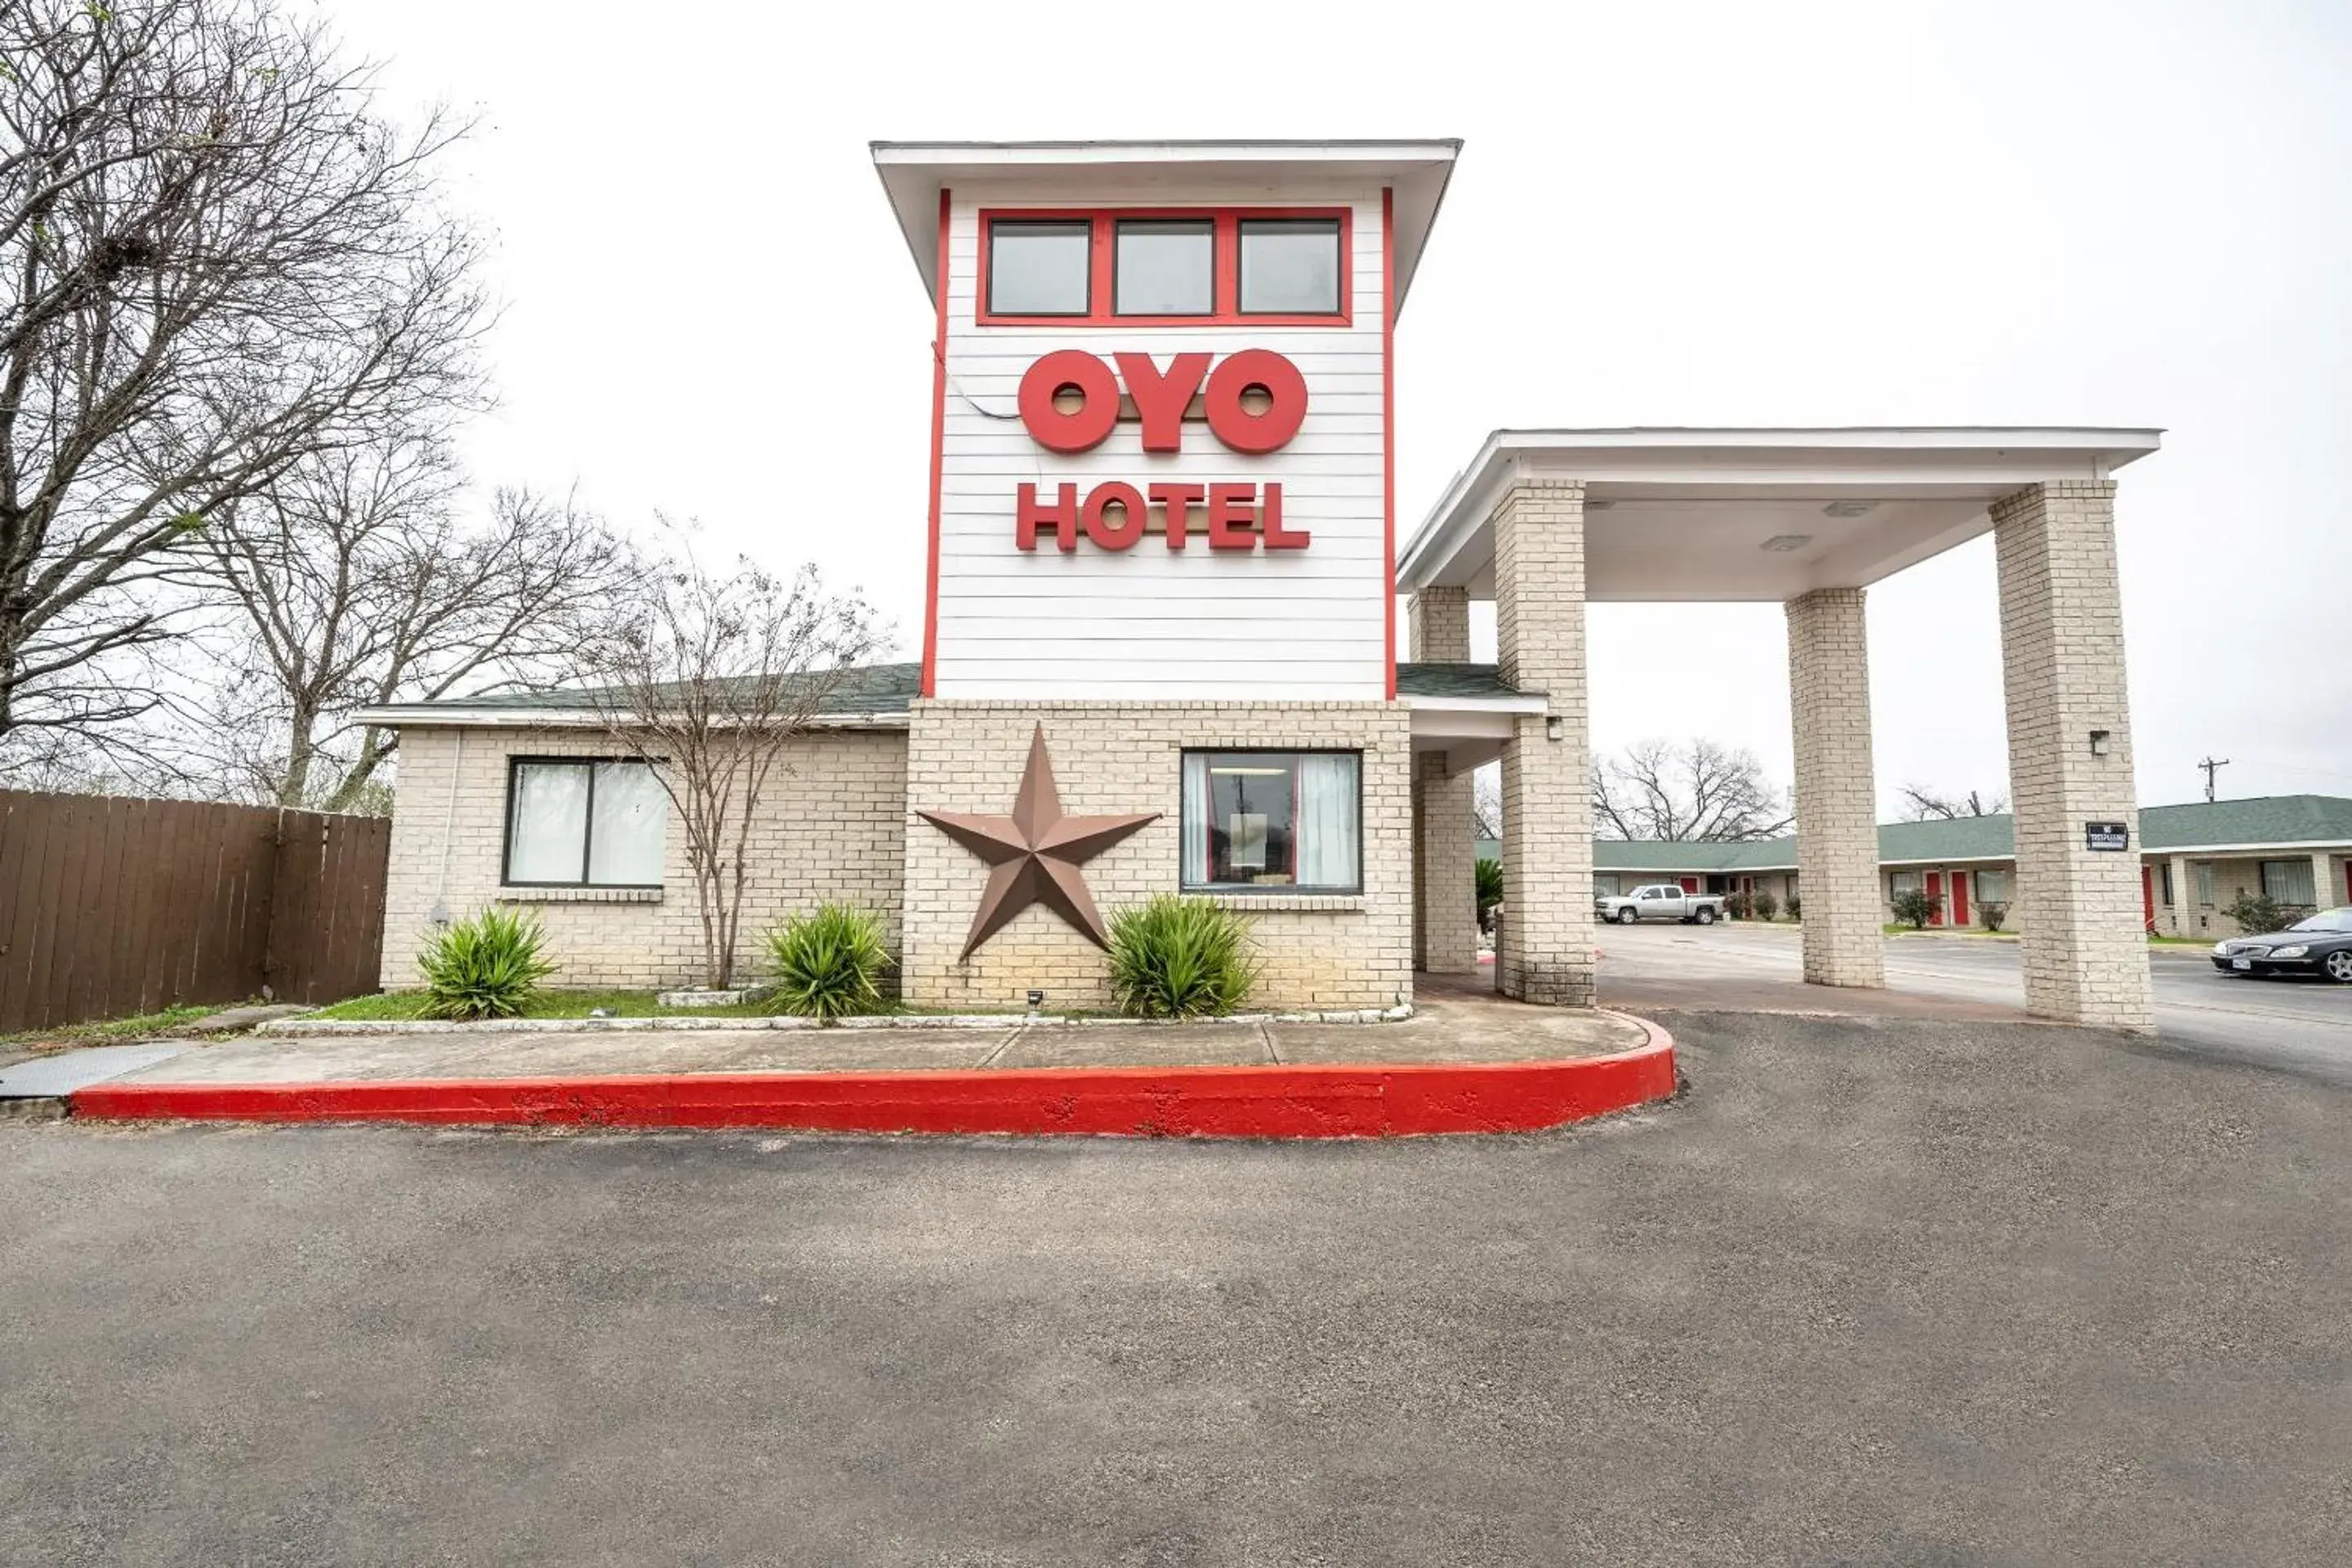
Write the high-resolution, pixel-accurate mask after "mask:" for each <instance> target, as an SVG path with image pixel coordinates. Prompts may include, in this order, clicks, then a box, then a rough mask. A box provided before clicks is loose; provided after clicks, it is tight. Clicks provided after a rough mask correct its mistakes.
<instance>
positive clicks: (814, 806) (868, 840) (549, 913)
mask: <svg viewBox="0 0 2352 1568" xmlns="http://www.w3.org/2000/svg"><path fill="white" fill-rule="evenodd" d="M612 755H614V748H613V745H612V742H609V741H604V740H600V739H599V738H597V737H595V736H593V735H584V734H581V733H578V732H575V731H562V730H483V729H423V730H419V729H408V730H403V731H401V733H400V787H399V794H398V799H397V801H396V802H395V804H394V810H393V820H392V859H391V866H390V869H389V872H388V875H387V877H386V879H385V887H384V927H383V933H384V934H383V984H385V986H386V987H387V988H397V987H401V986H406V985H414V984H417V974H416V967H415V954H416V949H417V946H418V944H419V943H420V942H422V941H423V940H424V937H425V933H426V932H427V931H428V930H429V929H430V922H431V918H432V913H433V910H434V909H435V908H436V906H440V907H443V908H446V910H448V912H449V913H450V915H451V916H452V917H457V918H462V917H463V916H465V915H467V914H468V913H471V912H472V911H474V910H478V909H480V908H482V907H484V906H485V905H488V904H490V903H493V902H512V903H513V904H514V905H515V906H516V907H518V908H528V909H530V910H536V911H537V912H538V913H539V915H540V918H541V922H542V924H543V925H544V927H545V929H546V931H547V938H548V951H549V952H550V953H551V956H553V958H554V959H555V960H556V962H557V963H561V964H562V971H561V972H560V973H557V974H556V976H555V977H554V978H553V980H552V981H551V982H550V984H555V985H562V986H673V985H687V984H700V983H701V977H702V928H701V921H700V919H699V916H698V909H697V904H696V900H695V894H694V881H693V878H692V875H691V874H690V873H689V872H688V869H687V864H686V840H685V835H684V834H683V833H682V832H681V831H680V830H679V828H678V826H677V821H676V820H675V814H673V819H672V821H671V822H670V825H669V829H668V832H667V835H666V836H665V838H664V854H663V868H662V881H663V884H664V885H663V887H662V889H661V890H660V892H659V893H658V894H656V895H651V896H650V900H651V901H647V900H648V898H649V896H648V895H646V894H643V893H636V892H625V891H607V892H597V891H593V890H585V889H509V890H508V891H507V892H506V893H505V894H503V895H502V894H501V891H500V888H499V867H500V863H501V858H502V855H503V851H504V847H505V834H506V811H507V763H508V759H509V757H513V756H600V757H601V756H612ZM786 765H787V766H788V768H789V770H790V771H789V772H785V773H778V774H777V775H776V776H775V777H774V778H772V780H771V782H770V784H769V786H768V789H767V792H766V795H765V797H764V798H763V799H762V800H761V805H760V810H759V815H758V816H757V818H756V819H755V821H754V822H753V824H752V827H751V851H750V859H751V871H750V875H749V880H748V884H747V887H746V889H745V897H744V905H743V909H744V916H743V921H742V933H743V934H742V940H741V942H740V943H739V944H738V950H737V959H738V973H739V975H740V974H741V973H744V972H745V971H746V969H747V968H748V969H751V970H754V971H755V970H756V967H757V962H758V953H759V939H760V936H761V933H762V932H763V931H766V930H767V929H768V927H770V926H771V925H772V924H774V923H776V922H777V921H781V920H782V919H783V918H784V917H785V916H787V915H791V914H793V913H796V912H799V911H801V910H807V909H810V908H813V907H814V906H815V905H816V904H818V903H821V902H824V901H825V900H835V899H838V900H848V901H851V902H854V903H857V904H861V905H863V906H865V907H866V908H867V909H870V910H874V911H875V912H877V914H879V915H880V916H881V917H882V921H883V924H884V927H885V929H886V932H887V937H888V940H889V941H890V942H891V944H892V946H893V948H894V949H895V948H896V946H897V943H898V909H899V899H898V889H899V884H900V879H901V868H902V867H903V865H904V861H905V856H906V821H907V737H906V735H905V733H904V732H903V731H833V732H828V733H825V734H821V735H814V736H810V737H808V738H807V739H805V740H803V741H800V742H794V744H793V747H792V749H791V751H790V752H789V753H788V755H787V761H786Z"/></svg>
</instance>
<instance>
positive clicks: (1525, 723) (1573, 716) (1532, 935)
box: [1494, 479, 1593, 1007]
mask: <svg viewBox="0 0 2352 1568" xmlns="http://www.w3.org/2000/svg"><path fill="white" fill-rule="evenodd" d="M1494 529H1495V624H1496V641H1497V643H1498V645H1499V651H1500V653H1501V656H1502V667H1503V679H1504V680H1505V681H1506V682H1507V684H1509V685H1511V686H1514V687H1517V689H1520V690H1522V691H1540V692H1543V693H1544V694H1545V695H1546V696H1547V697H1548V698H1549V700H1550V711H1549V715H1547V714H1541V713H1523V714H1520V715H1518V716H1517V718H1516V719H1515V720H1514V721H1513V724H1512V738H1511V739H1510V740H1509V741H1508V742H1505V744H1504V747H1503V907H1504V910H1505V921H1504V927H1503V942H1502V949H1501V951H1500V952H1497V953H1496V955H1495V984H1496V989H1498V990H1500V991H1501V992H1502V993H1503V994H1506V995H1508V996H1516V997H1517V998H1519V999H1520V1000H1521V1001H1526V1002H1549V1003H1555V1004H1563V1005H1571V1006H1579V1007H1589V1006H1591V1005H1592V1000H1593V990H1592V981H1593V954H1592V755H1591V743H1590V742H1589V740H1588V738H1587V710H1586V706H1585V699H1584V484H1583V481H1581V480H1579V479H1534V480H1529V479H1521V480H1519V481H1517V483H1515V484H1513V485H1512V487H1511V489H1510V492H1509V493H1508V494H1507V495H1506V496H1505V497H1504V498H1503V502H1502V504H1501V505H1500V506H1499V507H1497V508H1496V510H1495V517H1494Z"/></svg>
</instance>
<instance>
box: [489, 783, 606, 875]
mask: <svg viewBox="0 0 2352 1568" xmlns="http://www.w3.org/2000/svg"><path fill="white" fill-rule="evenodd" d="M587 837H588V770H587V768H585V767H584V766H583V765H581V764H580V763H516V764H515V770H514V800H513V803H512V804H511V805H510V806H509V808H508V823H507V869H506V877H507V880H508V881H509V882H577V881H578V880H580V879H581V875H582V866H581V856H582V853H583V850H584V849H585V847H586V843H587Z"/></svg>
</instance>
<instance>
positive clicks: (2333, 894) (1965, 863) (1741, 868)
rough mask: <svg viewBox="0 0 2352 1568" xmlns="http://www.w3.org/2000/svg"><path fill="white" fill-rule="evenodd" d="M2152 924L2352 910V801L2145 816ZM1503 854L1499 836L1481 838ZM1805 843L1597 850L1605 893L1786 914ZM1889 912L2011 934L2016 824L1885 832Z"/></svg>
mask: <svg viewBox="0 0 2352 1568" xmlns="http://www.w3.org/2000/svg"><path fill="white" fill-rule="evenodd" d="M2139 829H2140V835H2141V837H2140V842H2139V844H2138V845H2137V857H2136V858H2137V861H2138V868H2139V871H2138V874H2139V893H2140V923H2141V925H2142V926H2143V927H2144V928H2145V929H2146V930H2147V931H2148V932H2149V933H2150V934H2152V935H2156V936H2176V937H2187V938H2196V937H2213V938H2220V937H2229V936H2236V935H2238V934H2240V933H2239V930H2238V925H2237V922H2236V921H2233V920H2231V918H2230V915H2229V913H2228V910H2229V907H2230V905H2231V904H2232V903H2234V902H2236V900H2238V898H2239V897H2240V895H2242V894H2252V893H2259V894H2261V895H2262V896H2263V897H2264V898H2266V899H2269V900H2271V901H2272V902H2273V903H2275V904H2277V905H2278V906H2279V907H2280V908H2281V909H2282V910H2285V911H2288V912H2291V913H2294V914H2296V915H2298V916H2301V915H2308V914H2312V913H2315V912H2316V911H2317V910H2326V909H2334V908H2336V907H2339V906H2343V905H2352V798H2347V797H2346V796H2343V795H2264V796H2261V797H2259V798H2256V799H2252V800H2221V801H2194V802H2190V803H2189V804H2187V805H2153V806H2147V807H2144V808H2142V810H2141V811H2140V814H2139ZM1477 853H1478V854H1479V855H1480V856H1481V857H1483V858H1488V859H1499V858H1501V855H1502V846H1501V844H1500V843H1499V842H1498V841H1496V840H1495V839H1491V838H1482V839H1480V840H1479V841H1478V847H1477ZM1799 858H1800V857H1799V855H1798V852H1797V840H1796V839H1795V838H1794V837H1780V838H1764V839H1756V840H1752V841H1749V842H1745V843H1736V844H1712V843H1675V844H1659V843H1638V842H1630V841H1626V840H1622V839H1618V840H1612V839H1605V838H1604V839H1602V840H1601V841H1600V842H1599V843H1596V844H1595V845H1594V846H1593V847H1592V880H1593V885H1594V889H1595V890H1596V891H1598V892H1601V893H1616V894H1622V893H1631V892H1632V891H1633V889H1636V888H1641V887H1649V886H1654V885H1658V884H1662V883H1673V884H1675V885H1676V886H1679V887H1680V888H1681V889H1683V890H1684V891H1685V892H1688V893H1724V894H1731V893H1745V894H1748V895H1749V896H1750V897H1751V898H1754V897H1758V896H1761V897H1766V898H1769V899H1770V900H1772V904H1773V906H1774V908H1775V909H1776V910H1780V911H1783V912H1785V911H1786V910H1788V908H1789V905H1790V900H1794V899H1797V898H1800V897H1801V896H1802V894H1803V891H1804V881H1803V877H1802V873H1801V872H1800V871H1799V869H1798V861H1799ZM1878 868H1879V894H1880V899H1881V905H1880V910H1879V913H1880V915H1881V917H1882V918H1883V919H1885V920H1886V921H1892V920H1894V918H1895V897H1896V895H1898V894H1901V893H1905V892H1915V893H1925V894H1926V895H1927V897H1928V898H1929V899H1931V900H1935V904H1936V913H1935V914H1934V915H1933V916H1931V917H1930V918H1929V920H1928V921H1927V925H1928V929H1930V930H1937V929H1945V930H1948V929H1954V928H1961V929H1965V928H1967V927H1969V926H1980V925H1981V924H1982V923H1983V920H1984V915H1985V906H1986V905H1988V904H1992V905H1997V906H1999V907H2000V911H2001V921H2000V929H2001V930H2003V931H2017V930H2018V929H2019V928H2020V919H2021V917H2020V915H2019V913H2018V910H2020V909H2021V902H2020V899H2019V892H2018V882H2017V821H2016V818H2014V817H2012V816H2010V815H2009V814H2008V813H2007V812H1999V813H1994V814H1991V815H1989V816H1963V817H1957V818H1954V819H1951V820H1949V821H1945V820H1929V821H1926V822H1885V823H1881V824H1880V825H1879V827H1878Z"/></svg>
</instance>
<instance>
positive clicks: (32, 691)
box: [0, 0, 488, 739]
mask: <svg viewBox="0 0 2352 1568" xmlns="http://www.w3.org/2000/svg"><path fill="white" fill-rule="evenodd" d="M373 81H374V74H373V68H371V67H367V66H353V65H349V64H346V63H344V62H342V61H341V60H340V59H338V58H337V56H336V52H335V49H334V47H333V44H332V41H331V39H330V38H329V37H328V36H327V35H326V33H325V32H324V31H323V29H322V28H321V27H320V26H318V25H317V24H315V23H310V22H295V21H289V19H287V18H286V17H285V16H281V15H280V14H279V13H278V10H277V8H276V5H275V3H274V0H112V3H111V4H110V5H98V4H94V3H86V0H7V3H5V4H0V277H5V280H6V281H5V285H0V739H5V738H7V737H9V736H10V735H11V733H12V732H14V731H24V730H28V729H32V730H37V729H44V728H46V729H49V730H53V731H76V730H80V731H87V730H88V729H89V728H90V727H93V726H99V725H103V724H106V723H109V722H111V721H120V720H124V719H129V718H134V717H136V716H138V715H139V714H141V713H142V712H144V711H146V710H148V709H149V708H151V707H152V706H153V704H154V703H155V702H156V700H157V698H156V696H155V694H154V693H153V691H152V690H151V689H147V688H146V687H145V686H143V685H142V683H141V682H140V681H138V680H137V679H135V678H131V677H126V676H125V675H124V674H123V673H122V666H121V660H120V659H119V658H118V657H117V656H119V655H121V654H122V653H123V652H124V651H125V650H136V649H140V648H150V647H153V646H154V645H155V644H157V643H158V642H160V641H162V640H163V639H164V638H166V637H170V636H172V635H173V632H174V630H175V629H177V624H178V623H176V622H175V620H174V616H173V611H174V609H175V608H177V607H179V606H181V605H184V600H182V599H180V598H179V597H177V596H175V595H171V594H169V593H167V592H165V591H164V584H163V577H164V575H165V574H168V573H169V572H170V571H172V570H173V567H174V566H175V565H177V564H178V563H180V562H181V560H182V559H183V558H184V556H185V555H186V554H187V553H188V552H189V550H190V548H191V546H192V545H193V544H194V542H196V541H197V540H198V538H199V537H200V536H201V535H202V534H203V533H204V532H205V531H206V530H207V529H209V528H210V527H211V526H212V525H213V524H214V522H215V520H216V519H217V518H218V517H219V516H220V515H221V514H222V513H223V512H224V511H225V510H226V509H228V508H229V507H231V506H233V505H235V504H236V502H237V501H239V500H241V499H243V498H246V497H248V496H253V495H257V494H258V493H260V492H261V491H262V490H264V489H266V488H267V487H268V485H269V484H270V483H271V482H272V481H273V480H274V479H277V478H278V476H279V475H281V474H282V473H284V472H285V470H286V469H287V468H288V467H289V465H290V464H292V463H293V462H294V461H295V460H296V459H298V458H300V457H302V456H303V455H305V454H307V453H310V452H313V451H319V450H322V449H333V448H335V447H340V446H342V445H345V444H347V443H349V442H350V441H352V440H353V439H354V438H356V436H357V434H358V433H359V432H361V431H363V430H370V429H380V428H383V427H386V426H401V425H404V424H405V423H406V422H407V421H408V420H409V419H410V418H411V417H413V416H415V415H416V414H417V413H418V411H420V410H425V409H433V410H438V411H442V412H443V413H445V414H446V411H447V410H449V409H451V408H453V407H457V406H463V405H473V404H476V403H478V402H479V401H480V399H481V389H480V384H479V381H478V368H477V364H476V360H475V353H474V342H475V339H476V337H477V336H478V332H479V331H480V330H481V329H482V327H483V326H484V325H485V324H486V322H487V320H488V309H487V306H486V303H485V300H484V298H483V295H482V294H481V292H480V291H479V289H478V287H477V286H476V284H475V282H474V281H473V269H474V265H475V261H476V258H477V255H478V250H479V241H478V238H477V237H476V236H475V235H474V233H473V232H472V231H471V230H470V229H468V228H467V226H465V225H463V224H462V223H459V222H457V221H456V220H454V219H452V218H450V217H448V216H446V215H445V214H443V213H442V212H441V211H440V209H439V207H438V205H437V204H436V187H435V184H434V178H433V173H432V171H433V169H434V167H435V164H436V159H437V158H438V157H439V155H440V154H441V153H443V152H444V151H445V150H446V148H447V147H448V146H449V144H450V143H451V142H453V141H455V140H456V139H457V138H458V137H459V136H461V135H463V134H464V133H465V130H466V127H465V126H463V125H461V124H454V123H452V122H450V121H447V120H446V119H444V118H443V117H441V116H439V115H437V114H436V115H433V116H428V117H427V118H426V119H425V121H424V122H423V123H422V124H421V126H420V127H419V128H418V129H416V130H415V132H413V133H409V134H403V133H401V132H396V131H395V130H394V129H393V128H392V127H390V126H389V125H388V124H387V123H385V122H384V121H383V120H381V119H379V118H377V117H376V115H375V114H374V112H373Z"/></svg>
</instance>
